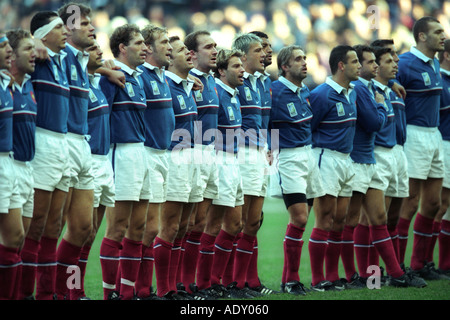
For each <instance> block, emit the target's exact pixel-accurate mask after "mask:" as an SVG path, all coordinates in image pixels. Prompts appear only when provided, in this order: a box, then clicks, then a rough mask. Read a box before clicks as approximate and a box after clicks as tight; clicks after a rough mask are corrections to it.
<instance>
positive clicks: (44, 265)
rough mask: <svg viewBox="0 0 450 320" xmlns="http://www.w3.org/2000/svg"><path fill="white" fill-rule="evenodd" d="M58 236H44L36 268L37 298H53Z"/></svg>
mask: <svg viewBox="0 0 450 320" xmlns="http://www.w3.org/2000/svg"><path fill="white" fill-rule="evenodd" d="M57 244H58V239H57V238H47V237H42V238H41V241H40V250H39V253H38V265H37V270H36V299H37V300H53V294H54V293H55V281H56V246H57Z"/></svg>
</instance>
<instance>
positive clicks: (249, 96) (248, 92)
mask: <svg viewBox="0 0 450 320" xmlns="http://www.w3.org/2000/svg"><path fill="white" fill-rule="evenodd" d="M244 91H245V99H247V101H251V100H252V93H251V92H250V88H249V87H244Z"/></svg>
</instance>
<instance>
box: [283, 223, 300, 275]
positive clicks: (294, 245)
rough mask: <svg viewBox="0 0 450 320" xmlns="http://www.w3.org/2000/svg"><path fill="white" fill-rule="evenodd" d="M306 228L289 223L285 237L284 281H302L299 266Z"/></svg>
mask: <svg viewBox="0 0 450 320" xmlns="http://www.w3.org/2000/svg"><path fill="white" fill-rule="evenodd" d="M304 231H305V228H299V227H296V226H294V225H293V224H292V223H289V224H288V226H287V229H286V235H285V237H284V267H283V270H285V275H284V280H282V281H283V283H287V282H290V281H300V276H299V268H300V257H301V255H302V247H303V240H302V236H303V232H304Z"/></svg>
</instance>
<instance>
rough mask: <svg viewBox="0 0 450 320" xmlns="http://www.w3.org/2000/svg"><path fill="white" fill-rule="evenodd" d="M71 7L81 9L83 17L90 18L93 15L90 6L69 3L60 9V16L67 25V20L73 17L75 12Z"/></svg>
mask: <svg viewBox="0 0 450 320" xmlns="http://www.w3.org/2000/svg"><path fill="white" fill-rule="evenodd" d="M71 6H77V7H78V8H79V9H80V15H81V17H89V16H90V15H91V7H89V6H88V5H86V4H84V3H81V2H68V3H66V4H64V5H63V6H62V7H61V8H59V9H58V14H59V16H60V17H61V19H62V21H63V22H64V24H65V25H66V24H67V20H69V18H70V17H71V16H72V15H73V11H72V10H70V8H71Z"/></svg>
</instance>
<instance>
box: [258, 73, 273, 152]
mask: <svg viewBox="0 0 450 320" xmlns="http://www.w3.org/2000/svg"><path fill="white" fill-rule="evenodd" d="M255 76H256V77H257V78H258V80H259V81H258V82H257V83H258V87H259V93H260V96H261V117H262V126H261V127H262V129H263V130H269V122H270V109H271V108H272V80H271V79H270V77H269V74H268V73H267V72H264V74H263V73H260V72H258V71H256V72H255ZM260 139H265V140H267V141H261V143H263V142H266V143H268V144H270V134H269V133H266V134H265V135H264V134H262V135H260Z"/></svg>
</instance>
